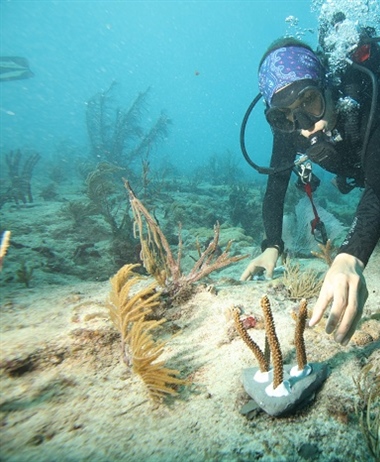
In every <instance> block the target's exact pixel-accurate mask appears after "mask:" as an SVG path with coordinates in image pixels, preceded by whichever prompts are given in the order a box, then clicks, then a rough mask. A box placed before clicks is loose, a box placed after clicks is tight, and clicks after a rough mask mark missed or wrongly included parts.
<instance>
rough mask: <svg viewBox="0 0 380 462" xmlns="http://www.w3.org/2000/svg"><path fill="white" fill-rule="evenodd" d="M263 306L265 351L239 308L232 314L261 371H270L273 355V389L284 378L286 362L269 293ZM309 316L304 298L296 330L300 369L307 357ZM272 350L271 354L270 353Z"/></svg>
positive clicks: (262, 300) (264, 298)
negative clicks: (249, 330)
mask: <svg viewBox="0 0 380 462" xmlns="http://www.w3.org/2000/svg"><path fill="white" fill-rule="evenodd" d="M261 308H262V310H263V314H264V320H265V333H266V336H265V350H264V352H263V351H262V350H261V349H260V347H259V346H258V345H257V343H256V342H255V341H254V340H253V339H252V338H251V337H250V335H249V334H248V332H247V329H246V328H245V327H244V325H243V322H242V321H241V319H240V314H239V310H238V309H236V308H235V309H233V311H232V314H233V318H234V322H235V327H236V330H237V332H238V333H239V335H240V337H241V338H242V339H243V340H244V342H245V344H246V345H247V346H248V348H249V349H250V350H251V351H252V352H253V354H254V355H255V357H256V359H257V361H258V363H259V368H260V371H261V372H268V371H269V362H270V355H271V356H272V358H273V359H272V363H273V389H275V388H277V387H278V386H279V385H280V384H281V383H282V382H283V379H284V372H283V367H284V362H283V358H282V352H281V347H280V342H279V341H278V338H277V334H276V328H275V323H274V319H273V314H272V308H271V306H270V301H269V299H268V297H267V295H264V296H263V297H262V298H261ZM306 318H307V301H306V300H305V299H304V300H302V301H301V304H300V308H299V313H298V317H297V324H296V330H295V346H296V354H297V365H298V370H299V371H302V370H304V368H305V366H306V363H307V358H306V349H305V342H304V339H303V333H304V330H305V325H306ZM269 351H270V354H269Z"/></svg>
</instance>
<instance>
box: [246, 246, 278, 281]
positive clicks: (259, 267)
mask: <svg viewBox="0 0 380 462" xmlns="http://www.w3.org/2000/svg"><path fill="white" fill-rule="evenodd" d="M277 258H278V250H277V249H276V248H274V247H268V248H267V249H265V250H264V252H263V253H262V254H261V255H259V256H258V257H256V258H254V259H253V260H252V261H251V263H250V264H249V265H248V266H247V268H246V269H245V271H244V273H243V274H242V275H241V277H240V280H241V281H248V280H249V279H252V278H253V276H256V275H257V274H261V273H262V272H263V271H266V278H268V279H272V277H273V271H274V268H275V266H276V262H277Z"/></svg>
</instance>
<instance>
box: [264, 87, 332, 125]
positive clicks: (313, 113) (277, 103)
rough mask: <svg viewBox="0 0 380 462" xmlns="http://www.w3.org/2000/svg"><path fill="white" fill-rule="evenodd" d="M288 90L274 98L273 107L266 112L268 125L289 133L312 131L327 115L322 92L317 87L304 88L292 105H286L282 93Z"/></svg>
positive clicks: (284, 90) (285, 89)
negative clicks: (325, 114)
mask: <svg viewBox="0 0 380 462" xmlns="http://www.w3.org/2000/svg"><path fill="white" fill-rule="evenodd" d="M287 90H288V89H287V88H284V89H282V90H280V91H279V92H278V93H276V94H275V95H274V96H273V100H272V104H271V107H270V108H268V109H267V110H266V111H265V116H266V119H267V121H268V123H269V124H270V125H271V126H272V127H273V128H275V129H278V130H280V131H283V132H288V133H291V132H293V131H295V130H310V129H311V128H312V127H313V126H314V125H315V124H316V123H317V122H318V121H319V120H321V119H322V117H323V115H324V113H325V109H326V102H325V98H324V96H323V93H322V91H321V90H320V89H319V88H318V87H316V86H307V87H304V88H303V89H302V90H301V91H299V92H298V93H297V94H296V95H295V100H294V101H293V102H292V103H291V104H289V105H284V104H283V102H284V100H285V99H286V98H284V97H283V95H281V93H282V92H286V91H287ZM292 93H294V91H292ZM287 99H289V98H287Z"/></svg>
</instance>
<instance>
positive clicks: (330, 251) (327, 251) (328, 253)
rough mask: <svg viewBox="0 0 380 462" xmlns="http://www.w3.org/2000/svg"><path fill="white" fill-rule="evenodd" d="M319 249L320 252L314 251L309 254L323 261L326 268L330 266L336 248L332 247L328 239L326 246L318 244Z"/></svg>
mask: <svg viewBox="0 0 380 462" xmlns="http://www.w3.org/2000/svg"><path fill="white" fill-rule="evenodd" d="M318 247H319V248H320V250H321V251H320V252H315V251H314V250H312V251H311V254H312V255H314V257H317V258H320V259H322V260H324V261H325V262H326V263H327V265H328V266H331V264H332V262H333V259H334V255H335V254H336V248H335V247H334V246H333V245H332V242H331V239H328V240H327V242H326V244H320V243H319V244H318Z"/></svg>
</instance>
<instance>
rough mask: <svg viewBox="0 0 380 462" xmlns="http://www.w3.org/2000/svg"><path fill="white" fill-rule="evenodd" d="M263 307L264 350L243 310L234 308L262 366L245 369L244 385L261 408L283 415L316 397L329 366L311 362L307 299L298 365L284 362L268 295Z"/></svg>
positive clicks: (243, 335)
mask: <svg viewBox="0 0 380 462" xmlns="http://www.w3.org/2000/svg"><path fill="white" fill-rule="evenodd" d="M261 308H262V310H263V314H264V319H265V333H266V335H265V348H264V351H262V350H261V348H260V347H259V346H258V345H257V344H256V342H255V341H254V340H253V339H252V338H251V337H250V336H249V335H248V333H247V330H246V328H245V326H244V324H243V321H242V320H241V319H240V314H239V310H237V309H235V310H234V311H233V316H234V322H235V326H236V329H237V331H238V333H239V335H240V336H241V338H242V339H243V340H244V342H245V343H246V345H247V346H248V347H249V348H250V349H251V351H252V352H253V353H254V355H255V357H256V359H257V361H258V363H259V367H251V368H248V369H245V370H244V371H243V385H244V388H245V390H246V392H247V393H248V394H249V395H250V396H251V398H253V400H254V401H255V402H256V404H257V405H258V406H259V407H260V408H261V409H263V410H264V411H265V412H266V413H267V414H270V415H272V416H280V415H284V414H289V413H291V412H294V411H295V410H297V409H299V408H301V407H303V406H304V405H306V404H308V403H309V402H310V401H311V400H312V399H313V398H314V395H315V392H316V390H317V389H318V388H319V387H320V386H321V385H322V383H323V382H324V381H325V380H326V378H327V376H328V368H327V365H325V364H320V363H313V364H309V363H308V362H307V357H306V350H305V342H304V338H303V333H304V330H305V325H306V318H307V301H306V299H303V300H302V301H301V304H300V308H299V313H298V316H297V324H296V330H295V338H294V343H295V347H296V356H297V364H296V365H294V366H291V365H288V364H285V365H284V363H283V358H282V353H281V348H280V343H279V341H278V338H277V335H276V330H275V324H274V320H273V315H272V310H271V306H270V302H269V299H268V297H267V296H266V295H264V296H263V297H262V299H261ZM270 356H272V364H273V367H272V368H270Z"/></svg>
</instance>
